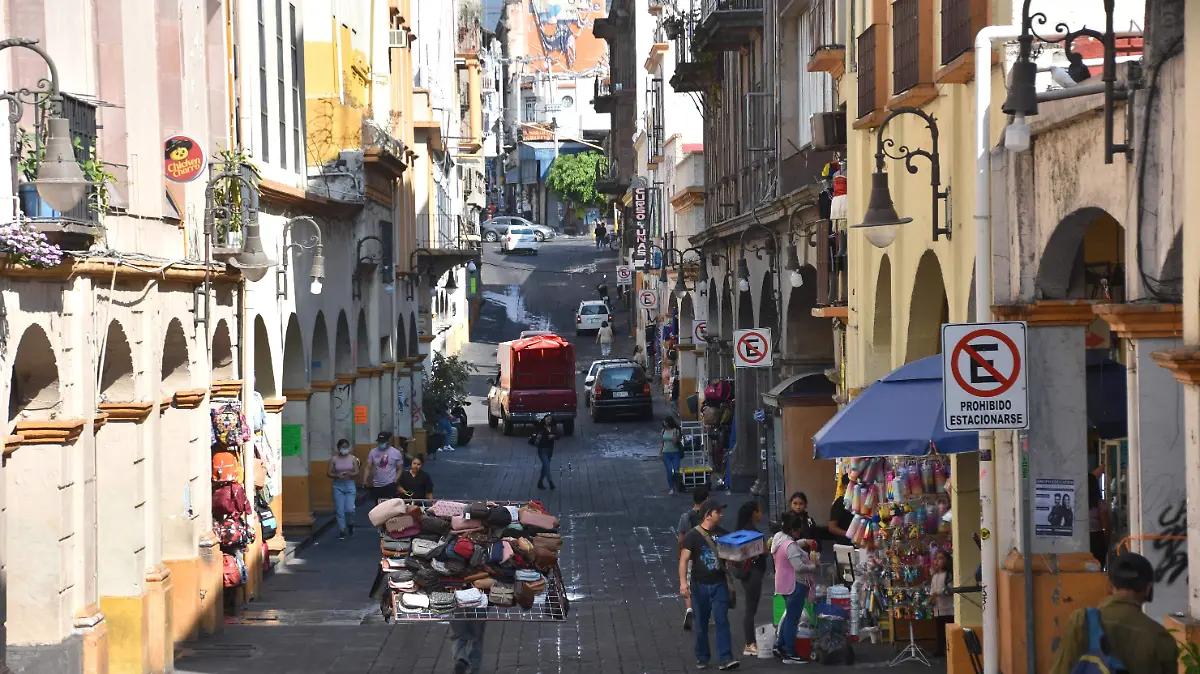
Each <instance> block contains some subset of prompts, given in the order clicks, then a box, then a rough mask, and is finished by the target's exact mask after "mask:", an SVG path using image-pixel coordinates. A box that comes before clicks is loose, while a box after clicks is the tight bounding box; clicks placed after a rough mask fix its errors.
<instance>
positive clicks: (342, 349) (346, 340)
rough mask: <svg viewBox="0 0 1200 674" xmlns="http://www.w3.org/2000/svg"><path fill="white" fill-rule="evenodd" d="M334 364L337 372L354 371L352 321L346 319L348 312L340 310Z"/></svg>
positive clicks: (334, 347)
mask: <svg viewBox="0 0 1200 674" xmlns="http://www.w3.org/2000/svg"><path fill="white" fill-rule="evenodd" d="M333 364H334V368H333V369H334V371H335V373H336V374H350V373H352V372H354V352H353V351H352V350H351V347H350V322H349V321H347V320H346V312H345V311H339V312H338V320H337V333H336V334H335V336H334V342H333Z"/></svg>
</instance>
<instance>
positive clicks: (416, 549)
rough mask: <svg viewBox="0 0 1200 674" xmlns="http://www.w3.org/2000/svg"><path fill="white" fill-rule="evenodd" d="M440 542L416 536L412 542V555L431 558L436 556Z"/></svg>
mask: <svg viewBox="0 0 1200 674" xmlns="http://www.w3.org/2000/svg"><path fill="white" fill-rule="evenodd" d="M439 547H440V546H439V544H438V543H434V542H433V541H427V540H425V539H423V538H414V539H413V542H412V553H411V554H412V556H413V557H420V558H421V559H431V558H433V557H436V556H437V555H436V554H435V553H436V551H437V549H438V548H439Z"/></svg>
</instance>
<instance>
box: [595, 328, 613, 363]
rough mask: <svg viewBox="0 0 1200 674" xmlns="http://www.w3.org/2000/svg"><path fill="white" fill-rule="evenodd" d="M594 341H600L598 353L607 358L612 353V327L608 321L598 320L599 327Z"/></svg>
mask: <svg viewBox="0 0 1200 674" xmlns="http://www.w3.org/2000/svg"><path fill="white" fill-rule="evenodd" d="M596 341H597V342H599V343H600V355H601V356H604V357H606V358H607V357H608V355H609V354H611V353H612V344H613V329H612V326H611V325H609V324H608V321H601V322H600V329H599V330H597V331H596Z"/></svg>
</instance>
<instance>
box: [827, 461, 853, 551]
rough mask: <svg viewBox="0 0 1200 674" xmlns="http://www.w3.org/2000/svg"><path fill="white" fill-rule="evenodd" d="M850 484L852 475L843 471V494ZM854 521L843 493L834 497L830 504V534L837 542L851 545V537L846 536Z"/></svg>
mask: <svg viewBox="0 0 1200 674" xmlns="http://www.w3.org/2000/svg"><path fill="white" fill-rule="evenodd" d="M848 486H850V476H849V475H846V474H845V473H842V493H843V494H844V493H845V491H846V487H848ZM853 521H854V514H853V513H851V512H850V509H849V508H847V507H846V499H845V498H844V497H843V496H841V495H839V496H836V497H834V499H833V503H832V504H831V505H830V506H829V535H830V538H832V539H833V542H834V543H835V544H837V545H851V542H850V539H849V538H847V537H846V530H847V529H849V528H850V524H851V523H852V522H853Z"/></svg>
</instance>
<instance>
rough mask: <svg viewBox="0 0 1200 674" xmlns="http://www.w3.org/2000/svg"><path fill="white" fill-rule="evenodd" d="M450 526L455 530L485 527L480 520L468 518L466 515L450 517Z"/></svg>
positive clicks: (471, 529) (476, 529) (472, 529)
mask: <svg viewBox="0 0 1200 674" xmlns="http://www.w3.org/2000/svg"><path fill="white" fill-rule="evenodd" d="M450 528H451V529H453V530H454V531H478V530H480V529H482V528H483V524H482V522H481V521H480V520H474V519H468V518H467V517H466V516H464V515H455V516H454V517H452V518H451V519H450Z"/></svg>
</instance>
